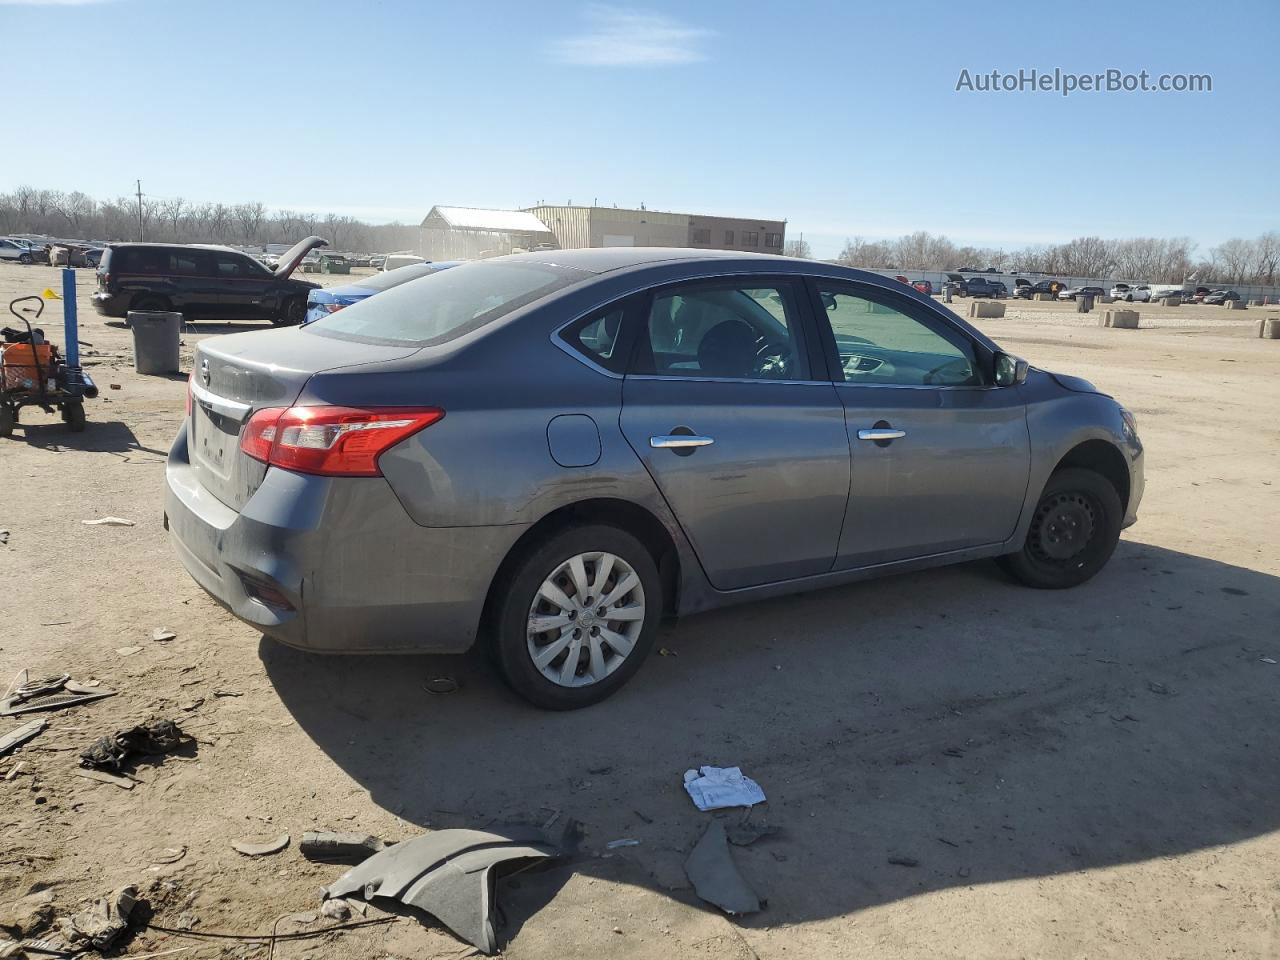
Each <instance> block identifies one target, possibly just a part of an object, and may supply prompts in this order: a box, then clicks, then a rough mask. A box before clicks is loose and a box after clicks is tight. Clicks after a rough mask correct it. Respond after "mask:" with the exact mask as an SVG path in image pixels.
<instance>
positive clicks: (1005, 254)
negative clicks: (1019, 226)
mask: <svg viewBox="0 0 1280 960" xmlns="http://www.w3.org/2000/svg"><path fill="white" fill-rule="evenodd" d="M1195 248H1196V244H1195V243H1194V242H1193V241H1192V240H1191V239H1190V238H1189V237H1171V238H1161V237H1133V238H1130V239H1127V240H1105V239H1103V238H1102V237H1077V238H1076V239H1074V240H1071V241H1069V242H1067V243H1059V244H1052V245H1047V246H1031V247H1026V248H1024V249H1021V250H1012V251H1010V250H998V249H992V248H988V247H970V246H957V245H956V244H954V243H952V242H951V241H950V240H949V239H947V238H946V237H943V236H934V235H933V234H930V233H927V232H925V231H920V232H918V233H913V234H910V235H909V236H905V237H899V238H898V239H897V240H872V241H868V240H864V239H862V238H861V237H853V238H851V239H849V240H846V241H845V245H844V249H843V250H842V251H841V253H840V257H839V260H840V262H841V263H847V264H849V265H850V266H858V267H870V268H872V269H878V270H958V269H962V268H972V269H975V270H985V269H987V268H988V267H994V268H995V270H996V271H997V272H999V273H1047V274H1057V275H1060V276H1068V277H1099V278H1102V277H1118V278H1124V279H1129V280H1144V281H1146V282H1148V283H1182V282H1183V281H1184V280H1188V279H1191V278H1192V277H1193V276H1194V278H1195V281H1196V282H1199V283H1261V284H1275V283H1278V282H1280V232H1276V231H1271V232H1269V233H1264V234H1262V235H1260V236H1258V237H1255V238H1253V239H1243V238H1234V239H1231V240H1227V241H1226V242H1225V243H1222V244H1219V245H1218V246H1216V247H1212V248H1210V250H1209V253H1208V256H1207V257H1200V258H1198V259H1197V258H1196V257H1195V256H1194V252H1195Z"/></svg>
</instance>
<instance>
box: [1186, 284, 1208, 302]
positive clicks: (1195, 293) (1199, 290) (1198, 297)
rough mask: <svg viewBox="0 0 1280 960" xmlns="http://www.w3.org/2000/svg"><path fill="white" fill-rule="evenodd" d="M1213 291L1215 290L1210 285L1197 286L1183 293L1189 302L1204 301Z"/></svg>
mask: <svg viewBox="0 0 1280 960" xmlns="http://www.w3.org/2000/svg"><path fill="white" fill-rule="evenodd" d="M1212 292H1213V291H1212V290H1210V289H1209V288H1208V287H1196V288H1195V289H1194V290H1188V291H1187V292H1186V293H1185V294H1184V295H1183V299H1184V300H1186V302H1187V303H1203V302H1204V298H1205V297H1207V296H1208V295H1209V294H1211V293H1212Z"/></svg>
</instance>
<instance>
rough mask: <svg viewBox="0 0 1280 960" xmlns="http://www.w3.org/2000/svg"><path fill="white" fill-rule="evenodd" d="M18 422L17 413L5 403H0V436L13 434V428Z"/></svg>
mask: <svg viewBox="0 0 1280 960" xmlns="http://www.w3.org/2000/svg"><path fill="white" fill-rule="evenodd" d="M17 422H18V415H17V414H16V413H14V410H13V407H11V406H9V405H8V404H7V403H0V437H11V436H13V428H14V426H15V425H16V424H17Z"/></svg>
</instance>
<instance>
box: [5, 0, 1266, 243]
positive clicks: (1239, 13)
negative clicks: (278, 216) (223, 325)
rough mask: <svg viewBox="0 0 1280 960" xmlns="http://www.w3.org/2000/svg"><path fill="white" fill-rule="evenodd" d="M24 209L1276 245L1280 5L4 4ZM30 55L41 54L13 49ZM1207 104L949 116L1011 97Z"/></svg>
mask: <svg viewBox="0 0 1280 960" xmlns="http://www.w3.org/2000/svg"><path fill="white" fill-rule="evenodd" d="M0 36H4V37H6V38H7V39H8V40H9V44H8V47H9V49H10V52H11V54H14V58H13V60H12V62H11V63H10V69H11V70H12V69H13V68H14V67H15V65H17V66H20V67H21V68H22V69H23V70H24V71H25V72H26V75H27V76H28V77H29V82H30V87H29V91H28V93H27V94H25V95H17V96H15V95H13V94H12V91H11V92H10V93H9V94H8V95H6V97H5V99H4V101H3V103H4V105H3V108H0V116H2V117H3V119H4V123H3V129H4V130H5V134H6V135H5V137H4V139H5V141H6V148H5V150H4V151H3V159H2V160H0V190H8V189H11V188H13V187H14V186H17V185H18V184H21V183H30V184H32V185H35V186H42V187H50V188H55V189H63V190H73V189H80V190H83V191H84V192H86V193H89V194H91V195H94V196H97V197H109V196H119V195H122V194H127V193H131V192H132V190H133V181H134V178H135V177H141V178H142V180H143V190H144V191H145V192H147V193H149V194H153V195H156V196H160V197H173V196H182V197H186V198H188V199H191V200H221V201H227V202H238V201H243V200H262V201H264V202H266V203H267V204H268V205H270V206H272V207H289V208H293V209H307V210H316V211H319V212H326V211H334V212H337V213H347V214H351V215H353V216H359V217H362V218H364V219H370V220H375V221H388V220H392V219H400V220H403V221H406V222H412V221H417V220H419V219H421V217H422V216H423V215H424V214H425V213H426V212H427V210H428V209H429V208H430V207H431V206H432V205H433V204H436V203H440V204H455V205H465V206H492V207H513V206H519V205H529V204H532V203H535V202H537V201H540V200H545V201H547V202H554V203H563V202H566V201H568V200H572V201H573V202H575V203H590V202H592V201H593V200H597V199H598V200H599V202H600V203H602V204H613V203H616V204H618V205H619V206H634V205H638V204H639V203H640V202H644V203H645V204H647V205H648V206H649V207H650V208H655V209H666V210H679V211H685V212H701V213H719V214H728V215H744V216H759V217H778V218H785V219H787V220H788V236H789V237H792V238H794V237H796V236H798V235H799V234H801V233H803V234H804V236H805V238H806V239H808V240H810V241H811V242H812V243H813V246H814V250H815V253H816V254H818V255H820V256H831V255H834V254H835V253H836V252H838V250H839V247H840V246H841V244H842V242H843V239H844V238H845V237H847V236H854V235H860V236H863V237H867V238H880V237H886V236H890V237H891V236H897V235H900V234H903V233H907V232H910V231H912V230H919V229H923V230H929V231H931V232H935V233H945V234H947V235H948V236H950V237H951V238H952V239H953V240H956V241H958V242H967V243H976V244H991V245H1002V246H1018V245H1023V244H1027V243H1041V242H1051V241H1055V240H1065V239H1069V238H1071V237H1073V236H1079V235H1084V234H1098V235H1101V236H1107V237H1125V236H1138V235H1142V236H1170V235H1189V236H1191V237H1192V238H1194V239H1195V240H1197V241H1198V242H1199V243H1200V248H1199V249H1200V251H1201V252H1204V251H1205V250H1206V249H1207V248H1208V247H1209V246H1212V245H1213V244H1215V243H1218V242H1221V241H1222V240H1224V239H1226V238H1227V237H1230V236H1236V235H1242V236H1253V235H1256V234H1258V233H1261V232H1263V231H1266V230H1274V229H1280V178H1278V177H1277V170H1280V163H1278V162H1277V156H1278V155H1280V150H1278V148H1280V69H1277V66H1276V65H1277V63H1278V62H1280V61H1278V60H1277V52H1280V3H1276V2H1275V0H1256V2H1222V3H1216V4H1213V5H1208V4H1204V3H1194V4H1193V3H1181V2H1147V0H1141V2H1133V3H1127V2H1119V0H1112V2H1108V3H1093V2H1085V3H1073V4H1069V5H1068V4H1060V5H1058V4H1055V5H1050V4H1046V3H1027V2H1025V0H1024V2H1020V3H1012V2H999V0H998V2H995V3H987V4H982V5H979V6H976V7H975V6H973V5H968V4H957V3H954V2H938V3H932V2H922V3H900V4H896V5H890V4H870V3H868V4H855V3H852V2H844V3H841V2H810V3H806V2H799V0H792V2H788V3H781V2H778V0H764V2H761V0H733V2H718V0H716V2H701V3H688V2H684V3H667V2H640V3H637V4H634V5H614V4H606V3H588V4H583V3H554V2H542V3H528V2H510V3H508V2H495V3H486V2H472V3H465V4H460V3H449V4H446V3H415V2H403V0H383V2H355V0H341V2H329V0H306V2H290V0H283V2H270V3H268V2H256V0H221V2H218V3H208V2H201V0H97V2H75V0H59V2H52V0H17V2H15V0H0ZM20 50H27V51H31V55H30V56H27V55H26V54H20V55H19V53H18V51H20ZM1055 67H1056V68H1060V69H1062V70H1064V71H1070V72H1075V73H1080V74H1084V73H1094V72H1101V71H1105V70H1106V69H1108V68H1115V69H1119V70H1121V71H1126V72H1134V73H1136V72H1138V71H1140V70H1147V71H1149V72H1150V73H1151V74H1152V76H1153V78H1154V77H1156V76H1158V75H1159V74H1161V73H1198V74H1210V75H1211V76H1212V81H1213V90H1212V92H1211V93H1199V94H1191V93H1182V94H1179V93H1140V92H1134V93H1076V94H1074V95H1072V96H1070V97H1066V98H1064V97H1062V96H1061V95H1059V94H1056V93H1032V92H1021V93H975V92H957V91H956V89H955V88H956V83H957V79H958V78H959V76H960V71H961V70H962V69H968V70H969V71H970V73H971V74H974V75H976V74H979V73H985V72H989V71H991V70H993V69H994V70H999V71H1001V72H1005V73H1016V72H1017V71H1018V70H1019V69H1020V68H1024V69H1028V70H1030V69H1032V68H1037V69H1039V70H1041V71H1052V70H1053V69H1054V68H1055Z"/></svg>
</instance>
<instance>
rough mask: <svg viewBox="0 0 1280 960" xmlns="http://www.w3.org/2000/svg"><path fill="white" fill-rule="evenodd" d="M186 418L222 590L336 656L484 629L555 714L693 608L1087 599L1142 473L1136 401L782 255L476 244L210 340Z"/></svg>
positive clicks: (888, 292)
mask: <svg viewBox="0 0 1280 960" xmlns="http://www.w3.org/2000/svg"><path fill="white" fill-rule="evenodd" d="M189 405H190V411H189V414H188V416H187V418H186V420H185V422H184V425H183V427H182V429H181V431H180V432H179V434H178V437H177V439H176V441H175V442H174V445H173V449H172V451H171V453H170V455H169V460H168V465H167V468H166V483H167V492H166V499H165V519H166V525H167V527H168V529H169V530H170V532H171V535H172V539H173V542H174V545H175V547H176V549H177V551H178V553H179V555H180V556H181V558H182V561H183V563H184V564H185V565H186V567H187V569H188V571H190V573H191V575H192V576H193V577H194V578H195V579H196V580H197V581H198V582H199V583H200V584H201V585H202V586H203V587H204V588H205V589H206V590H207V591H208V592H209V593H210V594H212V595H213V597H214V598H215V599H216V600H218V601H219V602H220V603H222V604H223V605H225V606H226V607H227V608H228V609H229V610H231V611H232V612H233V613H234V614H236V615H237V616H238V617H240V618H241V619H243V620H245V621H246V622H248V623H250V624H252V625H253V626H254V627H256V628H257V629H259V630H261V631H262V632H263V633H264V634H267V635H268V636H270V637H274V638H276V639H278V640H280V641H282V642H284V643H286V644H290V645H292V646H295V647H299V648H302V649H305V650H311V651H318V652H344V653H351V652H406V651H422V652H432V653H458V652H461V651H464V650H466V649H468V648H469V647H471V646H472V645H473V644H474V643H476V642H482V643H484V644H487V645H490V646H491V648H492V652H493V653H494V655H495V660H496V662H497V664H498V666H499V668H500V670H501V672H502V674H503V676H504V677H505V678H506V680H507V681H508V682H509V684H510V685H511V686H512V687H513V688H514V689H515V690H516V691H517V692H518V693H520V694H521V695H523V696H524V697H525V698H527V699H528V700H530V701H531V702H533V703H534V704H537V705H538V706H541V707H545V708H551V709H568V708H574V707H582V706H586V705H588V704H591V703H594V702H596V701H599V700H601V699H602V698H604V697H606V696H608V695H610V694H611V693H613V692H614V691H616V690H617V689H618V688H619V687H621V686H622V685H623V684H624V683H625V682H626V681H627V679H628V678H630V677H631V676H632V675H633V674H634V673H635V672H636V671H637V670H638V669H639V668H640V666H641V664H642V663H643V661H644V659H645V657H646V655H647V654H648V653H649V651H650V649H651V647H652V646H653V643H654V637H655V633H656V631H657V629H658V626H659V623H660V622H661V621H663V620H664V619H668V618H671V617H675V616H678V615H682V614H689V613H693V612H696V611H701V610H707V609H710V608H714V607H719V606H724V605H726V604H730V603H737V602H741V601H746V600H752V599H756V598H761V597H768V596H774V595H777V594H782V593H792V592H796V591H801V590H808V589H812V588H819V587H826V586H831V585H835V584H842V583H848V582H850V581H854V580H860V579H864V578H868V577H872V576H880V575H883V574H891V573H897V572H901V571H906V570H914V569H918V568H922V567H932V566H937V565H941V564H947V563H956V562H960V561H967V560H974V559H978V558H983V557H999V558H1000V559H1001V562H1002V563H1003V564H1004V566H1005V567H1006V568H1007V569H1008V570H1009V571H1010V573H1011V574H1012V575H1013V576H1014V577H1016V578H1017V579H1019V580H1021V581H1022V582H1024V583H1026V584H1029V585H1031V586H1034V587H1043V588H1063V587H1073V586H1076V585H1078V584H1081V583H1083V582H1085V581H1086V580H1088V579H1089V578H1090V577H1092V576H1094V575H1095V574H1096V573H1098V571H1099V570H1101V569H1102V567H1103V566H1104V565H1105V564H1106V562H1107V560H1108V558H1109V557H1110V556H1111V553H1112V551H1113V549H1114V548H1115V545H1116V541H1117V539H1118V537H1119V535H1120V531H1121V529H1122V528H1123V527H1124V526H1126V525H1127V524H1129V523H1132V522H1133V521H1134V519H1135V518H1136V513H1137V509H1138V505H1139V502H1140V500H1141V498H1142V492H1143V470H1142V465H1143V453H1142V444H1141V443H1140V441H1139V439H1138V436H1137V433H1136V429H1135V424H1134V419H1133V417H1132V416H1131V415H1130V414H1129V413H1128V412H1127V411H1126V410H1125V409H1124V408H1123V407H1121V406H1120V404H1119V403H1117V402H1116V401H1115V400H1114V399H1112V398H1111V397H1109V396H1107V395H1105V394H1103V393H1101V392H1100V391H1098V390H1097V389H1095V388H1094V387H1093V386H1091V385H1090V384H1089V383H1087V382H1085V381H1084V380H1080V379H1078V378H1076V377H1071V376H1065V375H1062V374H1054V373H1048V372H1045V371H1042V370H1038V369H1034V368H1031V367H1029V366H1028V365H1027V363H1026V362H1025V361H1022V360H1020V359H1018V358H1017V357H1014V356H1011V355H1010V354H1008V353H1006V352H1005V351H1003V350H1002V349H1001V348H1000V347H999V346H998V345H997V344H996V343H994V342H993V341H991V340H990V339H988V338H987V337H986V336H984V335H983V334H982V333H981V332H980V331H978V330H976V329H974V328H973V327H971V326H969V325H968V324H966V323H965V322H964V321H963V320H961V319H960V318H959V317H957V316H956V315H955V314H954V313H952V312H950V311H949V310H947V309H945V308H944V307H942V306H941V305H939V304H936V303H935V302H934V301H933V300H931V299H929V298H928V297H925V296H922V295H921V294H920V293H918V292H917V291H915V290H913V289H911V287H909V286H906V285H904V284H901V283H896V282H894V281H893V280H888V279H885V278H883V277H880V276H877V275H875V274H871V273H865V272H862V271H858V270H851V269H846V268H844V267H839V266H834V265H827V264H821V263H815V262H813V261H808V260H797V259H794V258H788V257H770V256H756V255H751V254H739V253H727V252H725V253H719V252H715V251H691V250H664V249H657V248H633V249H596V250H576V251H547V252H542V253H529V254H521V255H517V256H510V257H499V258H495V259H491V260H484V261H477V262H472V263H466V264H463V265H461V266H458V267H454V268H453V269H450V270H447V271H444V272H441V273H437V274H435V275H432V276H429V277H424V278H421V279H418V280H413V281H411V282H409V283H405V284H401V285H399V286H396V287H394V288H393V289H390V290H386V291H384V292H382V293H379V294H378V295H377V296H376V297H372V298H369V299H367V300H364V301H362V302H359V303H355V304H353V305H351V306H348V307H346V308H344V309H343V310H340V311H338V312H335V313H331V314H329V315H327V316H325V317H323V318H321V319H319V320H317V321H315V322H314V323H310V324H308V325H306V326H305V327H301V328H294V329H281V330H272V331H264V332H255V333H245V334H237V335H231V336H224V337H217V338H208V339H205V340H203V341H201V343H200V344H199V346H198V347H197V351H196V356H195V370H194V373H193V375H192V378H191V383H190V396H189Z"/></svg>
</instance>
